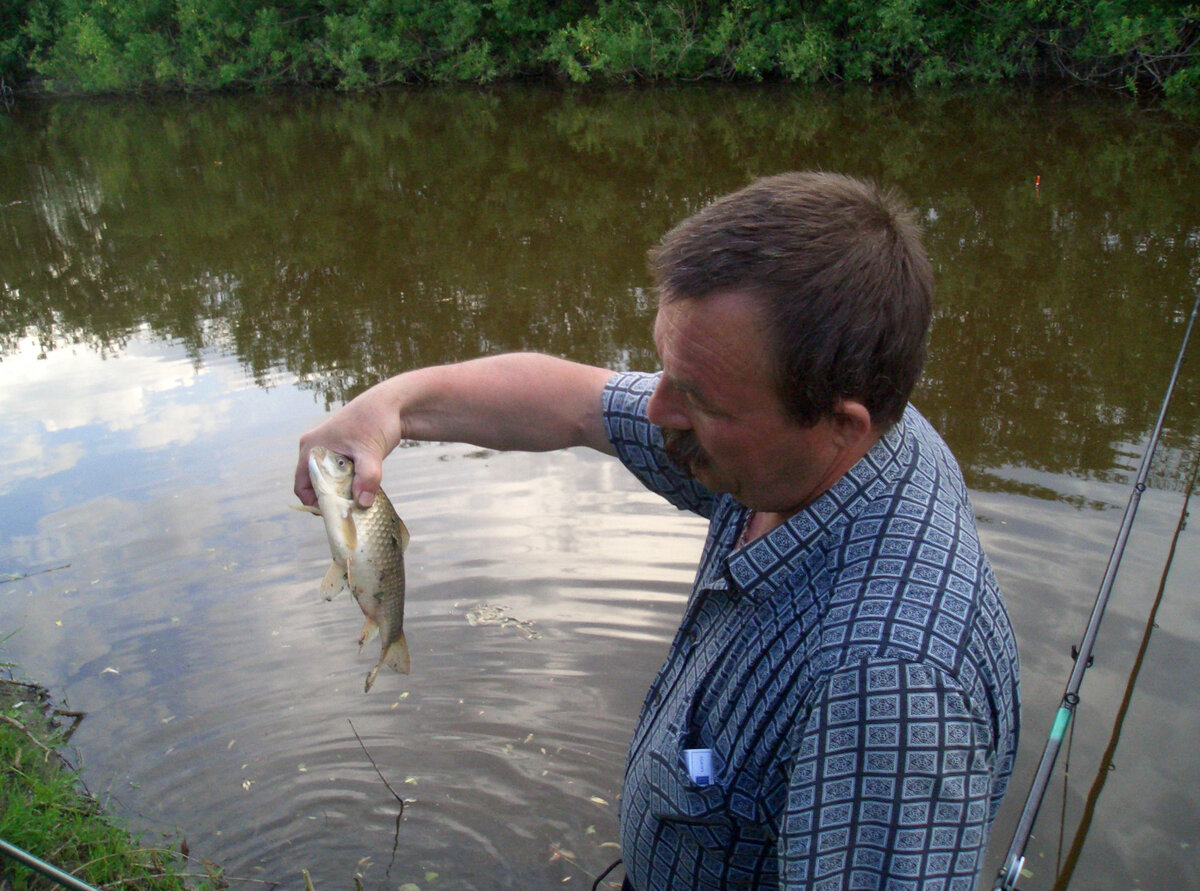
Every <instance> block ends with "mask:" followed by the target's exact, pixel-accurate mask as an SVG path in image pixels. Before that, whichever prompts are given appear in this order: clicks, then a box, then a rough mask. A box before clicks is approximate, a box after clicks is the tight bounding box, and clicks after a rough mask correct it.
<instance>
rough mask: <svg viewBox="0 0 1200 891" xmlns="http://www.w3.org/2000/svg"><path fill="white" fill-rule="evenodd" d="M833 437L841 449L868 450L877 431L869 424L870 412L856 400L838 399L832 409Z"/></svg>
mask: <svg viewBox="0 0 1200 891" xmlns="http://www.w3.org/2000/svg"><path fill="white" fill-rule="evenodd" d="M832 426H833V435H834V439H835V441H836V442H837V444H838V446H839V447H840V448H843V449H852V450H858V449H862V448H863V446H866V447H867V448H870V445H869V444H873V443H874V440H875V439H876V438H877V433H878V431H877V430H876V429H875V426H874V425H873V424H872V423H871V411H870V409H868V408H867V407H866V406H865V405H863V404H862V403H861V402H859V401H858V400H857V399H839V400H838V402H837V404H836V405H835V406H834V407H833V419H832Z"/></svg>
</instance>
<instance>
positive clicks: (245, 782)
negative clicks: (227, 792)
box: [242, 780, 254, 792]
mask: <svg viewBox="0 0 1200 891" xmlns="http://www.w3.org/2000/svg"><path fill="white" fill-rule="evenodd" d="M253 785H254V780H242V788H243V789H245V790H246V791H247V792H249V791H250V787H251V786H253Z"/></svg>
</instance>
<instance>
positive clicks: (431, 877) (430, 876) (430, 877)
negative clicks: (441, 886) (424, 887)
mask: <svg viewBox="0 0 1200 891" xmlns="http://www.w3.org/2000/svg"><path fill="white" fill-rule="evenodd" d="M437 877H438V874H437V873H436V872H427V873H425V881H427V882H434V881H437Z"/></svg>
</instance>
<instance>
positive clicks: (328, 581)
mask: <svg viewBox="0 0 1200 891" xmlns="http://www.w3.org/2000/svg"><path fill="white" fill-rule="evenodd" d="M349 588H350V583H349V580H348V579H347V577H346V567H345V566H342V565H341V564H339V563H330V564H329V569H328V570H326V572H325V578H323V579H321V596H322V597H324V598H325V599H326V600H333V598H335V597H337V596H338V595H339V594H341V593H342V592H343V591H346V590H349Z"/></svg>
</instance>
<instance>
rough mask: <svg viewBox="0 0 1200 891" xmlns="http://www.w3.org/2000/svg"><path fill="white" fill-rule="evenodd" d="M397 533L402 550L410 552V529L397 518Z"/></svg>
mask: <svg viewBox="0 0 1200 891" xmlns="http://www.w3.org/2000/svg"><path fill="white" fill-rule="evenodd" d="M396 531H397V532H398V533H399V538H400V550H402V551H407V550H408V527H407V526H405V525H404V521H403V520H402V519H400V518H399V517H396Z"/></svg>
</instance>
